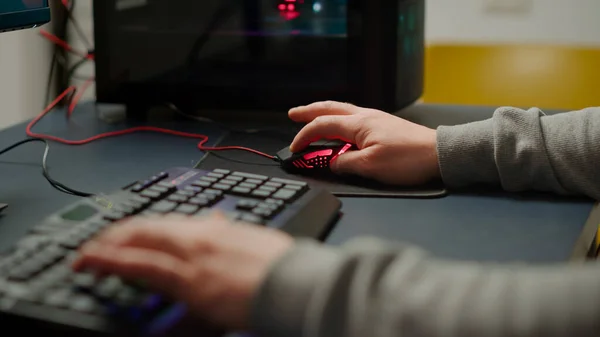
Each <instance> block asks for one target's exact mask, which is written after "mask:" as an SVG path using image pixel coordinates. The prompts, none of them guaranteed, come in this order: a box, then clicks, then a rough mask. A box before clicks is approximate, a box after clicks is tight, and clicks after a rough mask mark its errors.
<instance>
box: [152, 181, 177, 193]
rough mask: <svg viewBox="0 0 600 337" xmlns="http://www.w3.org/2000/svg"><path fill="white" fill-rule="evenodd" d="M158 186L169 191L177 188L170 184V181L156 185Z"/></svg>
mask: <svg viewBox="0 0 600 337" xmlns="http://www.w3.org/2000/svg"><path fill="white" fill-rule="evenodd" d="M156 186H159V187H162V188H166V189H167V190H169V191H170V190H172V189H174V188H175V185H173V183H171V182H168V181H161V182H160V183H158V184H156Z"/></svg>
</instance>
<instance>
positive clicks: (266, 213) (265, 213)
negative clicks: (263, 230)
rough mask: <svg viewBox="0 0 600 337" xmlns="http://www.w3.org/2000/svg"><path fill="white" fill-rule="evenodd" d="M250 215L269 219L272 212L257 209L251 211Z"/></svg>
mask: <svg viewBox="0 0 600 337" xmlns="http://www.w3.org/2000/svg"><path fill="white" fill-rule="evenodd" d="M252 214H254V215H256V216H259V217H261V218H264V219H269V218H270V217H271V216H272V215H273V211H271V210H270V209H267V208H260V207H257V208H255V209H253V210H252Z"/></svg>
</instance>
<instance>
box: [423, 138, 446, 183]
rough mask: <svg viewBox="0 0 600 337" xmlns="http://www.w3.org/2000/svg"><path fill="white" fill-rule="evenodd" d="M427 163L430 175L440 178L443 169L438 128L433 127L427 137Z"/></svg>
mask: <svg viewBox="0 0 600 337" xmlns="http://www.w3.org/2000/svg"><path fill="white" fill-rule="evenodd" d="M426 144H427V145H426V146H427V154H428V155H427V158H426V160H427V163H426V167H427V168H428V169H429V176H430V177H431V179H440V178H441V177H442V171H441V168H440V157H439V152H438V132H437V130H436V129H431V130H430V132H429V134H428V137H427V142H426Z"/></svg>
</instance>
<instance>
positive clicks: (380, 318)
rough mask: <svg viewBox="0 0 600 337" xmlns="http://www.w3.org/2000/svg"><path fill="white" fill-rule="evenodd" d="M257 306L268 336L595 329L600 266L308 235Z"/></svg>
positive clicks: (515, 336)
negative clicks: (498, 263) (428, 251)
mask: <svg viewBox="0 0 600 337" xmlns="http://www.w3.org/2000/svg"><path fill="white" fill-rule="evenodd" d="M254 312H255V315H254V324H255V325H254V327H255V332H256V333H257V334H258V335H260V336H262V337H279V336H286V337H296V336H297V337H300V336H303V337H331V336H336V337H346V336H348V337H354V336H356V337H364V336H369V337H392V336H410V337H436V336H444V337H454V336H456V337H469V336H477V337H488V336H490V337H491V336H502V337H507V336H512V337H520V336H545V337H553V336H578V337H587V336H596V335H597V333H598V331H599V329H600V320H598V319H597V318H598V317H600V269H598V268H596V266H595V265H587V266H571V267H568V266H565V267H555V268H546V269H542V268H538V269H534V268H533V267H530V268H529V269H517V268H514V269H509V268H506V267H504V268H502V267H493V266H487V267H484V266H481V265H476V264H459V263H452V262H444V261H439V260H434V259H431V258H429V257H427V256H426V255H425V254H423V252H421V251H420V250H418V249H416V248H412V247H406V246H390V245H386V244H384V243H383V242H380V241H370V242H365V241H363V242H360V243H357V244H355V245H354V246H353V247H351V248H346V249H336V248H325V247H322V246H320V247H319V246H313V245H302V246H300V247H298V248H297V249H296V250H294V251H293V252H292V253H290V254H289V255H288V256H287V257H286V258H284V259H283V260H282V261H280V263H279V264H278V265H277V266H276V267H275V268H274V269H273V271H272V273H271V275H270V277H269V279H268V280H267V282H265V285H264V287H263V289H262V290H261V293H260V294H259V296H258V298H257V302H256V306H255V311H254Z"/></svg>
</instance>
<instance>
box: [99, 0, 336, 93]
mask: <svg viewBox="0 0 600 337" xmlns="http://www.w3.org/2000/svg"><path fill="white" fill-rule="evenodd" d="M346 1H347V0H254V1H249V0H202V1H198V0H169V1H165V0H144V1H131V0H118V1H114V2H111V1H109V2H108V3H112V6H111V8H108V9H106V11H105V13H106V15H105V17H104V19H105V20H107V22H106V23H102V24H101V25H100V27H104V29H105V31H102V32H100V33H101V34H102V35H103V36H105V39H104V41H105V42H104V46H103V47H104V48H103V50H98V51H97V53H98V54H100V53H104V54H106V53H108V59H109V62H108V63H107V64H104V66H105V67H104V69H103V70H107V71H108V74H99V75H98V76H100V77H103V78H104V80H106V79H108V81H104V80H101V82H107V83H101V84H100V87H101V88H103V87H104V88H106V89H107V91H110V89H112V90H115V91H117V90H120V91H123V90H121V89H126V88H127V87H128V86H135V85H146V86H148V85H152V84H156V85H169V84H172V85H183V86H185V87H186V88H188V89H189V88H194V90H195V91H194V92H189V93H188V94H190V95H198V96H203V95H205V96H206V97H205V99H206V100H207V101H208V100H212V101H218V100H219V97H220V98H221V100H227V97H230V99H236V97H244V99H250V98H252V97H256V98H257V99H259V97H264V96H265V95H270V96H271V97H273V100H277V99H278V98H280V97H278V96H279V95H292V94H295V95H298V96H302V94H303V93H307V92H320V93H321V94H322V95H323V97H334V96H333V95H331V93H332V92H345V91H346V90H347V85H348V78H347V77H348V59H347V58H348V52H347V35H348V34H347V28H346V27H347V22H346V20H347V19H346V18H347V8H346V7H347V3H346ZM97 26H98V25H97ZM106 56H107V55H104V56H99V57H106ZM100 62H103V61H102V60H100ZM106 77H107V78H106ZM117 88H118V89H117ZM129 89H131V87H130V88H129ZM140 92H148V91H146V90H143V89H140ZM100 94H102V93H100ZM100 96H102V95H100ZM198 99H199V100H200V99H202V97H199V98H198Z"/></svg>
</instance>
